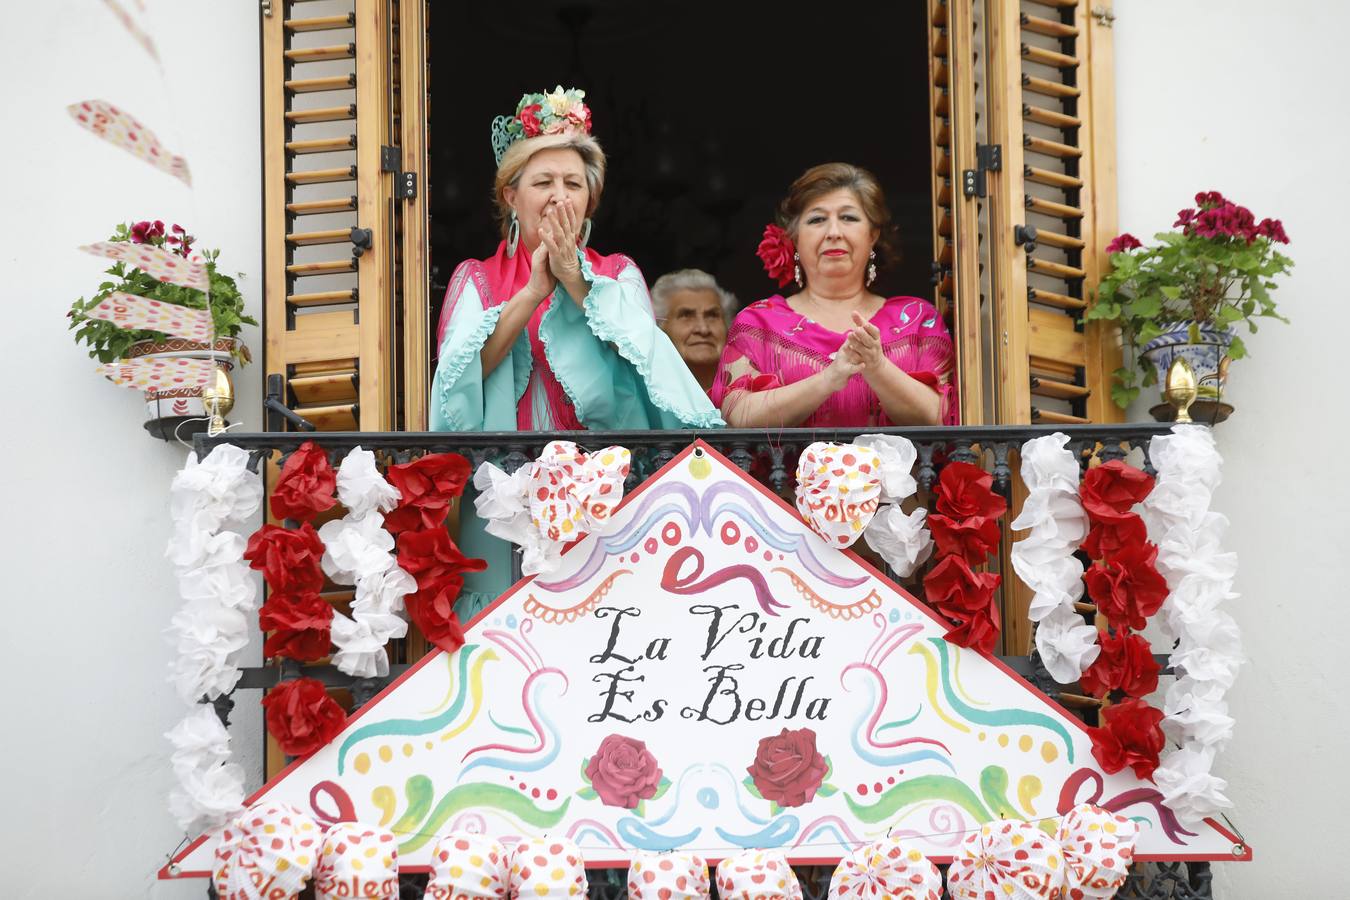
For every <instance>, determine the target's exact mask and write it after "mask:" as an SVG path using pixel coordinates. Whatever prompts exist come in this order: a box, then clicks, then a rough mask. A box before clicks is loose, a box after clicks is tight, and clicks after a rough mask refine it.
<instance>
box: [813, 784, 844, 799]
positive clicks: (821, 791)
mask: <svg viewBox="0 0 1350 900" xmlns="http://www.w3.org/2000/svg"><path fill="white" fill-rule="evenodd" d="M837 793H839V788H837V787H835V786H834V785H832V784H830V783H829V782H828V781H826V782H823V783H822V784H821V785H820V787H818V788H816V796H818V797H832V796H834V795H835V794H837Z"/></svg>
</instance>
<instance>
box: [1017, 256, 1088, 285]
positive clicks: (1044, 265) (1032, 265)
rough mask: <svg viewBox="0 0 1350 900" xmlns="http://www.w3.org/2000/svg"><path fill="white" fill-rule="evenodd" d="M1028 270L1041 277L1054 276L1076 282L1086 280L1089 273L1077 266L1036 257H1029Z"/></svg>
mask: <svg viewBox="0 0 1350 900" xmlns="http://www.w3.org/2000/svg"><path fill="white" fill-rule="evenodd" d="M1027 269H1028V271H1031V272H1037V273H1039V274H1041V275H1052V276H1054V277H1055V278H1063V279H1065V280H1066V281H1076V280H1077V279H1079V278H1084V277H1086V276H1087V273H1086V272H1084V271H1083V270H1082V269H1080V268H1078V267H1077V266H1066V265H1065V264H1064V263H1057V262H1050V261H1048V260H1044V259H1036V258H1035V257H1027Z"/></svg>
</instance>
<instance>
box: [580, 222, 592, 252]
mask: <svg viewBox="0 0 1350 900" xmlns="http://www.w3.org/2000/svg"><path fill="white" fill-rule="evenodd" d="M590 240H591V220H590V218H589V217H588V218H587V219H586V221H585V222H583V223H582V224H581V249H583V250H585V249H586V245H587V244H588V243H590Z"/></svg>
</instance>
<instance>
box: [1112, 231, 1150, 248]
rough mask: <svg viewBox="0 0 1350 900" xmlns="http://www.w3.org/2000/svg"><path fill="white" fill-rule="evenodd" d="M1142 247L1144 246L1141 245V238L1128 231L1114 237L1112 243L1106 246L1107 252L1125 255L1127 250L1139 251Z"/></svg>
mask: <svg viewBox="0 0 1350 900" xmlns="http://www.w3.org/2000/svg"><path fill="white" fill-rule="evenodd" d="M1142 246H1144V245H1143V244H1141V243H1139V238H1137V237H1135V236H1134V235H1132V234H1130V233H1129V232H1128V231H1127V232H1123V233H1121V234H1118V235H1116V236H1115V237H1113V238H1112V239H1111V243H1109V244H1107V245H1106V252H1107V253H1124V252H1125V251H1127V250H1137V249H1139V248H1140V247H1142Z"/></svg>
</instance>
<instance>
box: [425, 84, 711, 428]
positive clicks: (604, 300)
mask: <svg viewBox="0 0 1350 900" xmlns="http://www.w3.org/2000/svg"><path fill="white" fill-rule="evenodd" d="M583 97H584V92H582V91H578V90H571V91H564V90H563V89H562V88H561V87H559V88H558V89H557V90H555V91H554V92H553V93H551V94H526V95H525V96H524V97H522V98H521V101H520V103H519V104H518V105H517V107H516V114H515V115H514V116H510V117H498V118H497V120H496V121H495V122H494V123H493V129H492V146H493V150H494V152H495V153H496V155H497V178H496V184H495V197H496V201H497V211H498V214H499V217H500V219H501V236H502V238H503V240H502V242H501V243H500V244H498V246H497V252H496V253H495V254H493V255H492V256H491V257H489V258H488V259H484V260H477V259H470V260H466V261H465V262H463V263H460V265H459V267H458V268H457V269H456V270H455V273H454V275H453V276H451V279H450V287H449V289H448V290H447V292H446V297H445V305H444V307H443V308H442V311H441V320H440V328H439V331H438V342H439V345H440V358H439V362H438V364H437V366H436V377H435V381H434V384H433V386H432V397H431V407H432V415H431V427H432V430H434V431H514V430H517V429H520V430H554V429H564V430H578V429H583V428H590V429H621V428H682V427H689V426H698V427H715V426H718V425H720V424H722V423H721V419H720V417H719V416H718V414H717V411H716V409H714V408H713V406H712V405H711V404H710V403H709V401H708V398H707V396H706V395H705V394H704V392H703V391H702V390H700V389H699V386H698V383H697V382H696V381H695V380H694V379H693V377H692V376H691V375H690V374H689V372H688V370H687V369H685V367H684V365H683V364H682V362H681V360H680V357H679V354H677V353H676V352H675V348H674V347H673V346H672V345H671V343H670V340H669V339H668V338H667V337H666V335H665V334H664V333H663V332H662V331H661V329H660V328H658V327H657V325H656V321H655V319H654V318H653V316H652V309H651V300H650V298H649V297H648V295H647V287H646V283H645V282H644V281H643V278H642V273H641V272H640V271H638V267H637V266H636V265H634V264H633V261H632V260H631V259H629V258H628V257H626V256H623V255H621V254H614V255H611V256H603V255H601V254H599V253H597V252H596V251H595V250H594V249H592V248H591V247H590V246H588V240H589V238H590V232H591V219H590V217H591V215H592V214H593V213H594V212H595V208H596V206H597V205H598V204H599V203H600V195H601V193H602V191H603V190H604V185H605V155H604V153H603V152H602V151H601V149H600V145H599V143H598V142H597V141H596V140H595V138H593V137H591V134H590V131H591V114H590V110H589V109H587V107H586V106H585V104H584V103H583V102H582V98H583Z"/></svg>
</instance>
